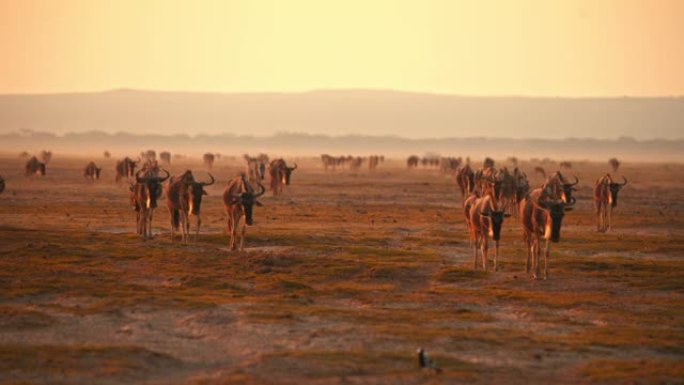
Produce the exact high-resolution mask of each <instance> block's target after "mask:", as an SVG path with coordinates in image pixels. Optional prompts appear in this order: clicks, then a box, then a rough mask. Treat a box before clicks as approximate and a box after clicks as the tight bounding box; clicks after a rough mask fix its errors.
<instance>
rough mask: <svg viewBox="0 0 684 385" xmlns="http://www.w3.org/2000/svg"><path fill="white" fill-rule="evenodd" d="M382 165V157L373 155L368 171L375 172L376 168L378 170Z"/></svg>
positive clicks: (369, 161)
mask: <svg viewBox="0 0 684 385" xmlns="http://www.w3.org/2000/svg"><path fill="white" fill-rule="evenodd" d="M379 164H380V156H379V155H371V156H369V157H368V170H370V171H373V170H375V169H376V168H378V165H379Z"/></svg>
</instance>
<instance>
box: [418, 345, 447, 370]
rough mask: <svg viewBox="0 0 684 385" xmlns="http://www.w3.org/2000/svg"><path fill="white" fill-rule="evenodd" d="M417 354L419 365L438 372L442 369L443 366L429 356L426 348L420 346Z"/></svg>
mask: <svg viewBox="0 0 684 385" xmlns="http://www.w3.org/2000/svg"><path fill="white" fill-rule="evenodd" d="M416 354H417V355H418V366H420V367H421V368H423V369H432V370H434V371H435V372H437V373H439V372H441V371H442V368H440V367H438V366H437V363H436V362H435V361H434V360H433V359H432V358H430V357H429V356H428V354H427V352H426V351H425V349H423V348H418V350H416Z"/></svg>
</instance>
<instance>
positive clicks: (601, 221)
mask: <svg viewBox="0 0 684 385" xmlns="http://www.w3.org/2000/svg"><path fill="white" fill-rule="evenodd" d="M596 223H597V224H596V230H597V231H598V232H599V233H600V232H603V230H604V228H605V208H604V206H603V204H602V203H599V204H598V206H597V208H596Z"/></svg>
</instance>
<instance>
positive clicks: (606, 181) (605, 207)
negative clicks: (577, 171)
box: [594, 174, 627, 232]
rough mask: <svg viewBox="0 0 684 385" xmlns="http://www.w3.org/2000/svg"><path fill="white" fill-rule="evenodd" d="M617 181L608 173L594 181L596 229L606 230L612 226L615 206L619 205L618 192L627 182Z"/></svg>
mask: <svg viewBox="0 0 684 385" xmlns="http://www.w3.org/2000/svg"><path fill="white" fill-rule="evenodd" d="M622 179H623V180H624V181H625V182H624V183H615V182H614V181H613V178H612V177H611V176H610V174H606V175H604V176H602V177H601V178H599V179H597V180H596V183H594V206H595V207H596V230H597V231H599V232H606V231H608V230H610V228H611V222H612V216H613V208H614V207H617V199H618V192H619V191H620V189H622V188H623V187H625V185H626V184H627V178H625V177H624V176H623V177H622Z"/></svg>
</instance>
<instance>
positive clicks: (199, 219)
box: [195, 214, 202, 242]
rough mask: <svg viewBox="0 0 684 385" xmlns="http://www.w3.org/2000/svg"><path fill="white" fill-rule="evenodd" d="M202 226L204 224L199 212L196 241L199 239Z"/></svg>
mask: <svg viewBox="0 0 684 385" xmlns="http://www.w3.org/2000/svg"><path fill="white" fill-rule="evenodd" d="M200 226H202V218H200V216H199V214H197V230H196V231H195V242H197V240H198V239H199V233H200Z"/></svg>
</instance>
